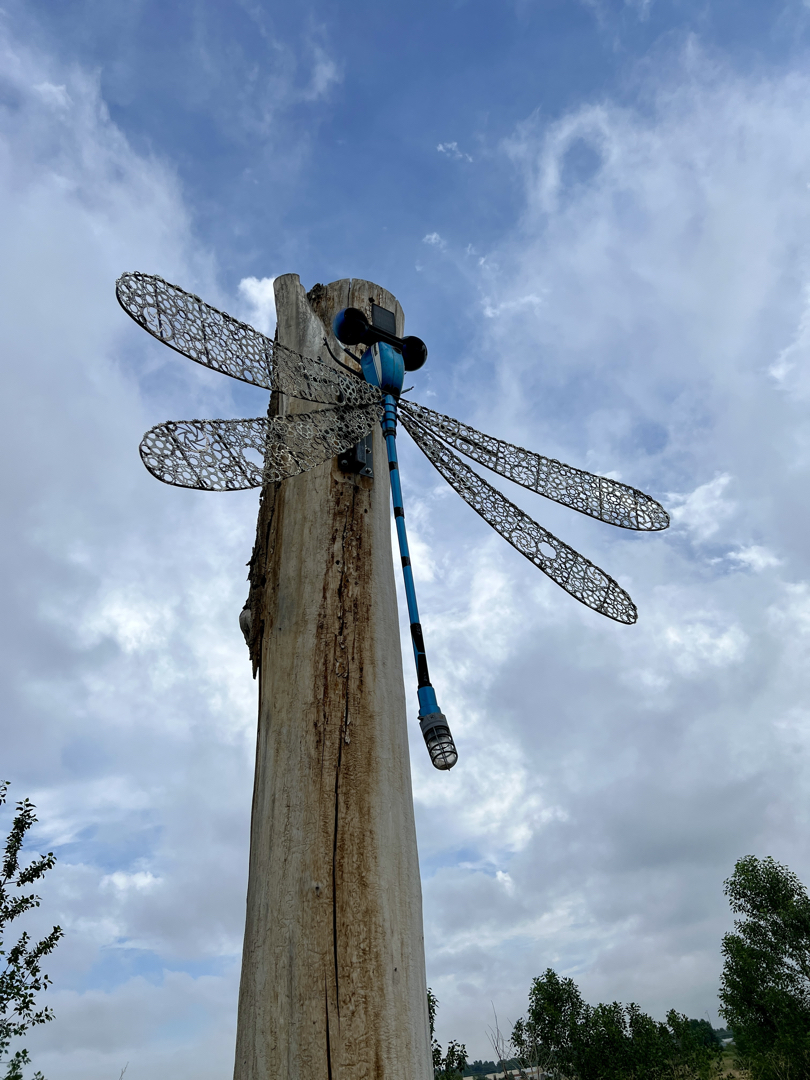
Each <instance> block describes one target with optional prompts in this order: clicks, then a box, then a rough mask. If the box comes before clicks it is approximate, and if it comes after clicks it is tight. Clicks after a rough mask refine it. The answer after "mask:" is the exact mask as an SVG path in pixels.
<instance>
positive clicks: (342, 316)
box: [332, 304, 428, 386]
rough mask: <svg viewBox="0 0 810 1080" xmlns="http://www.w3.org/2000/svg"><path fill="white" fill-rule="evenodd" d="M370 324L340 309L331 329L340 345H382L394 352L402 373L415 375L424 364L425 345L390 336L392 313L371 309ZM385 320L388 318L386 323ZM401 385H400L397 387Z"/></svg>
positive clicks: (353, 311)
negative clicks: (398, 355) (395, 350)
mask: <svg viewBox="0 0 810 1080" xmlns="http://www.w3.org/2000/svg"><path fill="white" fill-rule="evenodd" d="M373 309H374V316H375V317H374V320H373V322H369V321H368V319H367V318H366V317H365V315H364V314H363V312H362V311H360V309H359V308H344V309H343V310H342V311H339V312H338V313H337V315H336V316H335V320H334V322H333V323H332V329H333V330H334V332H335V337H336V338H337V339H338V341H340V342H341V343H342V344H343V345H372V346H373V345H376V344H378V343H385V344H387V345H390V346H392V347H393V348H394V349H397V350H398V351H399V352H400V354H401V356H402V362H403V364H404V365H405V370H406V371H417V370H418V369H419V368H420V367H422V365H423V364H424V362H425V361H426V360H427V355H428V351H427V345H425V343H424V341H422V339H421V338H418V337H414V336H413V335H412V334H411V335H409V336H408V337H404V338H400V337H397V335H396V334H395V333H394V330H395V329H396V323H395V320H394V313H393V312H392V311H386V310H385V309H384V308H380V307H378V306H377V305H376V304H374V305H373ZM385 316H390V319H386V318H385ZM401 385H402V384H401V383H400V386H401Z"/></svg>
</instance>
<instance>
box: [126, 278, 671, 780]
mask: <svg viewBox="0 0 810 1080" xmlns="http://www.w3.org/2000/svg"><path fill="white" fill-rule="evenodd" d="M116 295H117V297H118V301H119V303H120V304H121V306H122V307H123V309H124V311H126V312H127V314H128V315H130V316H131V317H132V318H133V319H134V320H135V321H136V322H137V323H138V324H139V325H140V326H142V327H143V328H144V329H145V330H147V331H148V332H149V333H150V334H152V335H153V337H156V338H157V339H158V340H159V341H162V342H163V343H164V344H166V345H169V346H170V347H171V348H172V349H175V350H176V351H177V352H179V353H182V355H183V356H187V357H188V358H189V359H191V360H194V361H196V363H198V364H203V365H204V366H205V367H208V368H212V369H213V370H214V371H220V372H222V373H223V374H224V375H230V376H231V377H232V378H234V379H240V380H242V381H243V382H247V383H250V384H252V385H253V386H260V387H264V388H265V389H267V390H270V391H276V392H278V393H281V394H284V395H286V396H287V397H290V398H297V399H299V400H301V401H310V402H313V403H315V404H317V405H318V406H320V408H318V409H316V410H314V411H313V412H311V413H296V414H295V415H292V416H275V417H267V416H263V417H259V418H257V419H253V420H177V421H168V422H166V423H163V424H158V425H157V426H156V427H154V428H152V429H151V430H150V431H148V432H147V433H146V435H145V436H144V437H143V441H142V442H141V448H140V449H141V457H142V458H143V461H144V464H145V465H146V467H147V469H149V471H150V472H151V473H152V475H153V476H156V477H157V478H158V479H159V480H162V481H163V482H164V483H167V484H174V485H176V486H178V487H187V488H198V489H200V490H204V491H236V490H239V489H243V488H250V487H261V485H262V484H265V483H270V482H279V481H281V480H284V479H286V478H288V477H291V476H297V475H298V474H299V473H303V472H307V471H308V470H309V469H312V468H314V467H315V466H316V465H319V464H321V463H322V462H324V461H328V460H329V459H330V458H333V457H338V458H339V460H344V461H348V460H349V459H352V458H362V454H361V453H359V452H358V451H356V449H353V448H357V447H358V444H362V443H363V441H364V440H365V439H366V438H367V436H368V435H369V433H370V432H372V431H373V429H374V427H375V425H376V424H378V423H379V424H381V425H382V431H383V436H384V437H385V444H386V449H387V453H388V468H389V475H390V479H391V497H392V500H393V504H394V518H395V521H396V528H397V537H398V539H399V548H400V556H401V558H402V569H403V575H404V578H405V595H406V597H407V601H408V615H409V618H410V623H411V641H412V644H413V651H414V660H415V662H416V672H417V684H418V686H417V694H418V698H419V722H420V726H421V728H422V733H423V735H424V737H425V742H426V743H427V747H428V750H429V751H430V757H431V761H432V762H433V764H434V765H435V766H436V768H438V769H449V768H452V766H453V765H454V764H455V762H456V760H457V755H456V749H455V746H454V745H453V740H452V737H451V735H450V729H449V727H448V726H447V721H446V719H445V717H444V715H443V714H442V713H441V712H440V711H439V707H438V704H437V702H436V694H435V691H434V689H433V687H432V686H431V684H430V679H429V676H428V668H427V658H426V656H425V648H424V642H423V638H422V628H421V624H420V621H419V612H418V608H417V605H416V592H415V589H414V582H413V572H412V569H411V563H410V555H409V552H408V537H407V533H406V530H405V512H404V510H403V507H402V487H401V485H400V480H399V466H398V463H397V450H396V429H397V419H400V420H401V421H402V425H403V427H404V428H405V430H406V431H407V432H408V433H409V435H410V436H411V437H412V438H413V440H414V442H415V443H416V445H417V446H418V447H419V448H420V450H422V451H423V453H424V454H425V455H426V456H427V458H428V459H429V460H430V461H431V462H432V463H433V465H434V466H435V467H436V469H437V470H438V471H439V472H440V473H441V475H442V476H443V477H444V478H445V479H446V480H447V482H448V483H449V484H450V485H451V486H452V487H453V488H454V489H455V490H456V491H457V492H458V493H459V495H461V497H462V498H463V499H464V500H465V501H466V502H467V503H468V504H469V505H470V506H471V507H472V508H473V510H475V511H476V513H478V514H480V515H481V517H482V518H483V519H484V520H485V521H487V522H488V523H489V524H490V525H491V526H492V527H493V528H494V529H495V530H496V531H497V532H499V533H500V535H501V536H503V538H504V539H505V540H508V541H509V543H510V544H511V545H512V546H513V547H514V548H515V549H516V550H517V551H519V552H520V553H521V554H522V555H525V557H526V558H527V559H528V560H529V561H530V562H531V563H533V565H535V566H536V567H537V568H538V569H539V570H542V571H543V573H544V574H546V575H547V576H548V577H549V578H551V580H552V581H554V582H556V584H557V585H559V586H560V587H561V588H562V589H564V590H565V591H566V592H567V593H569V594H570V595H571V596H573V597H574V599H576V600H579V602H580V603H582V604H585V606H586V607H589V608H591V609H592V610H593V611H596V612H598V613H599V614H600V615H605V616H606V617H607V618H609V619H613V620H615V621H616V622H620V623H625V624H628V625H629V624H632V623H634V622H635V621H636V619H637V617H638V613H637V611H636V606H635V604H634V603H633V601H632V600H631V599H630V597H629V596H628V595H627V593H626V592H625V591H624V590H623V589H622V588H621V586H620V585H618V584H617V582H615V581H614V580H613V578H611V577H610V576H609V575H608V574H606V573H605V572H604V570H601V569H600V568H599V567H598V566H596V565H594V563H592V562H591V561H590V560H589V559H586V558H585V557H584V556H583V555H580V554H579V552H577V551H574V549H573V548H571V547H569V546H568V545H567V544H564V543H563V542H562V541H561V540H558V539H557V537H556V536H554V535H553V534H552V533H550V532H549V531H548V530H547V529H544V528H543V526H542V525H538V523H537V522H536V521H534V520H533V519H532V518H530V517H529V516H528V515H527V514H526V513H524V511H523V510H521V509H520V508H519V507H518V506H516V505H515V504H514V503H513V502H511V501H510V500H509V499H507V498H506V497H505V496H504V495H502V494H501V493H500V491H498V490H497V489H496V488H494V487H492V485H491V484H488V483H487V481H486V480H484V479H483V478H482V477H481V476H479V475H478V473H476V472H475V471H474V470H473V469H471V468H470V467H469V465H467V464H465V463H464V462H463V461H461V459H460V458H459V457H458V456H457V455H456V454H455V453H453V451H454V450H458V451H459V452H460V453H462V454H463V455H464V456H465V457H468V458H471V459H472V460H473V461H476V462H478V463H479V464H480V465H484V466H485V467H486V468H488V469H491V470H492V471H493V472H496V473H498V474H499V475H500V476H503V477H505V478H506V479H508V480H512V481H513V482H514V483H516V484H520V485H521V486H523V487H525V488H527V489H528V490H530V491H534V492H537V494H539V495H543V496H544V497H545V498H547V499H553V500H554V501H555V502H558V503H560V504H561V505H563V506H568V507H570V508H571V509H572V510H577V511H578V512H579V513H581V514H587V515H588V516H589V517H593V518H597V519H598V520H599V521H604V522H606V523H607V524H609V525H616V526H618V527H619V528H622V529H633V530H636V531H641V532H657V531H660V530H661V529H666V528H667V527H668V525H669V515H668V514H667V512H666V510H664V508H663V507H662V506H661V505H660V503H658V502H656V501H655V499H653V498H651V497H650V496H649V495H645V494H644V492H643V491H639V490H638V489H637V488H634V487H630V486H629V485H627V484H622V483H619V481H618V480H611V479H610V478H608V477H605V476H595V475H594V474H593V473H589V472H585V471H584V470H582V469H576V468H573V467H572V466H570V465H564V464H563V463H562V462H560V461H556V460H555V459H554V458H546V457H543V456H542V455H540V454H535V453H533V452H532V451H530V450H524V449H522V448H521V447H519V446H513V445H512V444H511V443H507V442H503V441H502V440H501V439H495V438H493V437H492V436H490V435H484V434H483V433H482V432H480V431H476V429H475V428H472V427H469V426H468V425H467V424H463V423H461V421H459V420H454V419H452V417H449V416H443V415H442V414H441V413H437V412H433V411H432V410H431V409H426V408H425V407H424V406H423V405H418V404H417V403H416V402H413V401H405V400H401V399H400V393H401V391H402V383H403V379H404V374H405V372H406V371H416V370H418V369H419V368H420V367H422V365H423V364H424V363H425V360H426V359H427V349H426V347H425V344H424V342H423V341H421V340H420V339H419V338H416V337H405V338H400V337H397V335H396V319H395V317H394V313H393V312H391V311H387V310H386V309H385V308H382V307H379V306H378V305H376V304H374V305H372V318H371V321H370V322H369V320H368V319H366V317H365V315H364V314H363V313H362V312H361V311H359V310H357V309H355V308H347V309H346V310H344V311H342V312H340V314H339V315H338V316H337V318H336V319H335V322H334V332H335V336H336V337H337V338H338V340H339V341H341V342H342V344H343V345H344V346H357V345H362V346H366V351H365V352H364V354H363V356H362V358H361V360H360V367H361V371H357V370H356V369H355V368H354V367H350V366H348V365H347V364H346V363H344V361H343V360H338V359H337V358H336V357H334V356H333V355H331V350H329V349H328V346H327V343H326V341H324V346H325V349H326V352H327V353H328V354H330V355H328V356H326V357H325V356H318V357H311V356H302V355H300V354H299V353H296V352H293V351H292V350H290V349H286V348H284V346H282V345H279V344H278V342H276V341H273V340H271V339H270V338H268V337H266V336H265V335H264V334H260V333H259V332H258V331H257V330H254V328H253V327H252V326H248V325H247V323H243V322H240V321H239V320H238V319H234V318H232V317H231V316H230V315H227V314H225V313H224V312H222V311H218V310H217V309H216V308H213V307H211V306H210V305H208V304H206V303H204V302H203V301H202V300H201V299H200V298H199V297H198V296H194V295H193V294H192V293H188V292H185V291H184V290H183V289H180V288H178V287H177V286H176V285H171V284H169V282H167V281H164V280H163V279H162V278H160V277H155V276H152V275H149V274H139V273H127V274H122V276H121V277H120V278H119V280H118V282H117V284H116ZM346 351H347V352H348V350H346ZM348 356H349V357H351V359H352V361H353V363H355V364H356V363H357V357H356V356H355V355H354V354H353V353H350V352H348ZM335 360H337V363H335V362H334V361H335ZM324 406H326V407H324ZM358 471H359V470H358Z"/></svg>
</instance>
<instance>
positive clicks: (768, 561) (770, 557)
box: [728, 544, 782, 573]
mask: <svg viewBox="0 0 810 1080" xmlns="http://www.w3.org/2000/svg"><path fill="white" fill-rule="evenodd" d="M728 557H729V558H730V559H732V560H733V561H734V562H738V563H741V564H742V565H743V566H747V567H748V568H749V569H750V570H754V571H755V572H756V573H760V572H761V571H762V570H768V569H770V568H771V567H773V566H781V565H782V560H781V559H779V558H777V556H776V555H774V553H773V552H772V551H769V550H768V549H767V548H765V547H762V546H761V545H760V544H749V545H748V546H747V547H742V548H740V549H739V551H730V552H729V555H728Z"/></svg>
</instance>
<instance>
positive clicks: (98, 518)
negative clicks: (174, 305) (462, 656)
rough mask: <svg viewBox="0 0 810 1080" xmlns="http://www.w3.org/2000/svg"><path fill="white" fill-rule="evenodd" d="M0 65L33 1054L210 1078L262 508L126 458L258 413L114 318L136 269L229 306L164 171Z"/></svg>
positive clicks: (224, 1032) (54, 88) (230, 935)
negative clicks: (192, 424)
mask: <svg viewBox="0 0 810 1080" xmlns="http://www.w3.org/2000/svg"><path fill="white" fill-rule="evenodd" d="M0 54H1V56H2V60H1V61H0V62H1V63H2V68H3V72H4V80H5V96H4V102H5V103H6V104H5V106H4V108H3V109H2V110H0V232H2V236H3V266H2V270H0V273H2V288H0V357H2V365H3V380H4V389H5V392H4V395H3V398H2V403H0V410H2V424H0V429H1V432H2V433H1V434H0V440H2V453H3V455H4V458H5V460H6V461H13V462H14V467H13V469H11V470H7V471H6V474H5V476H4V484H3V508H4V515H5V516H6V520H7V522H8V527H7V528H6V529H4V531H3V534H2V539H0V544H1V545H2V550H0V555H1V556H2V558H0V565H2V575H3V581H2V590H3V596H4V605H3V606H4V619H3V622H2V626H0V640H1V644H2V649H0V655H1V657H2V658H1V659H0V679H2V686H3V698H4V706H5V712H6V725H5V732H4V762H5V765H4V776H7V777H8V778H9V779H10V780H11V781H12V787H11V792H10V796H11V798H12V799H18V798H23V797H25V796H29V797H31V798H32V799H33V801H34V802H35V803H36V804H37V807H38V814H39V817H40V824H39V825H38V826H37V829H36V834H35V836H34V837H33V840H32V844H31V847H32V850H34V851H36V850H50V849H53V850H55V851H56V853H57V856H58V862H57V865H56V868H55V869H54V870H53V871H52V873H51V874H50V875H49V876H48V878H49V879H48V880H46V881H45V882H44V885H43V888H42V890H41V892H42V895H43V904H42V908H41V909H40V910H39V911H38V912H36V913H35V914H34V915H32V917H31V920H30V923H29V927H30V928H31V929H32V930H33V931H36V930H37V929H38V928H39V929H47V928H49V926H50V925H52V924H53V923H54V922H59V923H60V924H61V925H62V926H63V927H64V928H65V931H66V934H65V939H64V941H63V942H62V943H61V944H60V947H59V949H57V951H56V953H55V954H54V956H53V957H52V958H49V962H48V964H47V965H46V970H47V971H48V972H49V973H50V974H51V975H52V977H53V979H54V986H53V987H52V988H51V990H50V991H49V993H48V998H49V999H50V1000H49V1002H48V1003H49V1004H50V1005H52V1006H54V1007H55V1010H56V1014H57V1017H58V1019H57V1020H56V1021H55V1022H54V1023H53V1024H51V1025H48V1026H46V1027H44V1028H42V1029H38V1030H37V1031H35V1032H33V1033H32V1034H31V1036H30V1038H28V1040H27V1045H28V1048H29V1050H30V1051H31V1053H32V1055H33V1056H34V1058H35V1060H36V1063H37V1067H38V1068H41V1069H43V1071H44V1072H45V1073H47V1074H48V1075H50V1076H54V1077H59V1078H62V1080H69V1078H71V1077H76V1078H77V1080H78V1078H79V1077H81V1080H96V1078H98V1080H101V1078H103V1077H107V1076H109V1075H111V1074H114V1075H118V1073H119V1072H120V1070H121V1069H122V1068H123V1066H124V1065H125V1064H126V1062H127V1061H134V1060H135V1059H136V1058H137V1059H138V1061H139V1067H141V1066H144V1067H148V1071H149V1073H150V1075H154V1076H161V1075H165V1076H170V1075H171V1076H182V1075H188V1076H189V1077H191V1076H195V1077H213V1076H215V1075H220V1074H221V1072H222V1071H223V1070H224V1069H225V1068H226V1064H227V1061H228V1059H229V1056H230V1055H232V1045H233V1043H232V1040H233V1027H234V1022H235V1005H236V992H237V985H236V984H237V973H238V955H239V950H240V945H241V941H240V938H241V931H242V923H241V920H242V918H243V914H242V913H243V908H244V892H245V870H246V855H247V846H246V845H247V833H246V821H247V818H246V814H247V812H248V803H247V802H244V799H243V796H242V795H237V794H236V793H237V791H241V792H242V793H243V794H244V792H249V790H250V782H251V781H250V778H251V773H252V768H251V764H250V759H251V743H252V739H253V725H254V712H255V688H254V684H253V682H252V679H251V676H250V670H249V665H248V664H247V658H246V655H245V650H244V642H243V641H242V640H241V635H240V633H239V630H238V624H237V617H238V613H239V608H240V607H241V604H242V602H243V599H244V594H245V592H246V586H245V582H244V576H245V573H244V564H245V562H246V561H247V558H248V556H249V552H250V547H251V543H252V538H251V533H252V529H253V517H254V512H255V503H256V500H255V495H253V496H251V495H250V493H248V498H246V499H243V498H241V497H240V496H237V498H236V499H235V500H231V501H230V503H228V501H227V500H226V501H225V503H222V502H220V503H218V504H217V500H216V497H215V496H214V497H213V499H210V497H208V496H206V495H203V494H199V493H194V492H182V491H178V490H175V489H169V488H166V487H163V486H162V485H159V484H157V483H155V482H154V481H153V480H152V479H151V477H149V475H148V474H147V473H146V471H145V470H144V469H143V467H142V465H141V463H140V461H139V457H138V450H137V447H138V443H139V440H140V438H141V435H142V433H143V431H144V430H145V429H146V428H147V427H149V426H151V425H152V424H154V423H156V422H157V421H158V420H162V419H167V418H171V417H183V416H189V415H191V416H194V415H202V416H206V415H208V416H216V415H223V414H224V415H229V414H230V415H234V414H237V415H238V414H239V413H240V412H242V410H243V409H244V404H245V400H246V399H244V400H243V399H242V398H239V397H238V393H239V391H236V393H237V397H234V396H233V389H232V387H229V386H228V380H226V379H223V378H222V377H221V376H216V375H214V374H213V373H210V372H206V371H204V370H203V369H202V368H198V367H196V365H193V364H191V363H189V362H186V361H183V360H181V359H180V358H179V357H178V356H177V354H175V353H172V352H170V351H169V350H168V349H165V348H164V347H163V346H160V345H159V344H158V343H157V342H154V341H153V340H152V339H151V338H149V336H148V335H146V334H145V333H143V331H141V330H140V329H139V328H138V327H136V326H135V325H134V323H132V322H130V321H129V320H128V319H127V318H126V316H125V315H124V313H123V312H122V311H121V309H120V308H119V307H118V305H117V303H116V301H115V293H114V285H115V279H116V277H117V276H118V274H120V273H121V271H123V270H125V269H145V270H150V271H153V272H157V273H160V274H162V275H164V276H165V277H167V278H168V279H170V280H175V281H178V282H181V283H182V284H184V285H185V286H186V287H187V288H191V289H193V290H194V291H198V292H200V293H203V294H205V295H207V296H211V297H212V298H213V299H214V300H215V301H218V300H219V297H220V295H221V294H220V290H219V288H218V286H217V283H216V281H215V278H214V274H213V272H212V265H211V260H210V258H209V257H208V255H207V254H206V252H205V251H204V250H202V249H201V248H200V247H199V245H198V244H197V243H196V242H195V240H194V239H193V237H192V234H191V230H190V227H189V214H188V212H187V208H186V205H185V203H184V200H183V196H182V193H181V190H180V185H179V184H178V182H177V180H176V178H175V176H174V174H173V171H172V170H171V168H169V167H168V166H166V165H165V164H164V163H162V162H161V161H159V160H157V159H156V158H154V157H144V156H142V155H140V154H138V153H137V152H135V151H134V150H133V149H132V147H131V146H130V145H129V143H128V142H127V140H126V138H125V137H124V136H123V135H122V133H121V131H120V130H119V129H118V128H117V127H116V125H115V124H114V123H113V122H112V121H111V120H110V118H109V115H108V113H107V110H106V108H105V105H104V102H103V100H102V99H101V97H100V94H99V88H98V82H97V80H96V79H95V78H94V77H92V76H88V75H87V74H86V73H84V72H83V71H82V70H81V69H80V68H78V67H73V68H71V69H70V70H65V69H64V68H63V67H62V66H61V65H59V64H58V63H56V62H55V61H53V60H51V59H48V58H47V57H44V56H42V55H40V54H37V53H35V52H33V51H32V50H29V49H26V48H25V47H23V46H22V45H21V44H19V43H18V42H16V41H14V40H13V39H11V38H9V37H4V38H2V39H0ZM259 284H261V283H259ZM221 302H222V303H223V304H224V301H221ZM249 393H251V392H249ZM257 397H259V395H256V394H255V393H253V395H252V397H251V401H252V400H253V399H254V398H257ZM259 400H260V401H261V402H262V406H261V407H263V405H264V403H265V402H266V398H264V396H261V397H260V398H259ZM242 414H244V412H242ZM222 627H226V631H225V633H224V634H223V633H222V632H221V628H222ZM220 785H224V788H225V790H224V791H223V790H220ZM214 792H216V795H214ZM4 820H5V821H6V822H7V821H8V814H6V815H5V818H4Z"/></svg>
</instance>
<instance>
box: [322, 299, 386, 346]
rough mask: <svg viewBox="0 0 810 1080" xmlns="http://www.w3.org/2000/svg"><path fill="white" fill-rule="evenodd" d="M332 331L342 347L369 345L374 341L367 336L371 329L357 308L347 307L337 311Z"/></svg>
mask: <svg viewBox="0 0 810 1080" xmlns="http://www.w3.org/2000/svg"><path fill="white" fill-rule="evenodd" d="M332 329H333V330H334V332H335V337H336V338H337V339H338V341H340V342H341V343H342V344H343V345H370V344H371V343H372V342H373V341H374V340H375V339H374V338H373V337H370V336H369V334H370V331H371V327H370V326H369V324H368V319H367V318H366V317H365V315H364V314H363V312H362V311H360V310H359V309H358V308H353V307H348V308H344V309H343V311H339V312H338V313H337V315H336V316H335V321H334V322H333V323H332Z"/></svg>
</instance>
